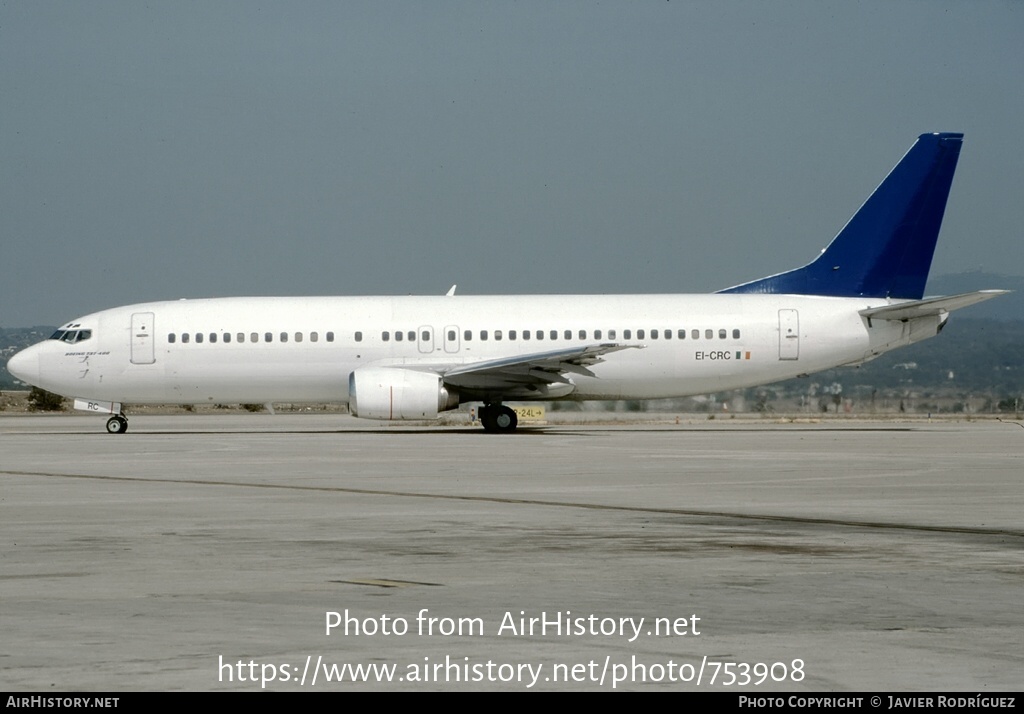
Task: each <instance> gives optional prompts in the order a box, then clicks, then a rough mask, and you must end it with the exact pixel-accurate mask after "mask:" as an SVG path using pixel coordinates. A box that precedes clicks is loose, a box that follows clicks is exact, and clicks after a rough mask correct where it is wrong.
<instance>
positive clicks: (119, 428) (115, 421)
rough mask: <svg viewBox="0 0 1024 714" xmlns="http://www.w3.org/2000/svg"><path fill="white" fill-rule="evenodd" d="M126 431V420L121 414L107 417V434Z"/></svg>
mask: <svg viewBox="0 0 1024 714" xmlns="http://www.w3.org/2000/svg"><path fill="white" fill-rule="evenodd" d="M126 431H128V420H127V419H126V418H125V417H124V415H123V414H118V415H116V416H112V417H110V418H109V419H107V433H108V434H123V433H125V432H126Z"/></svg>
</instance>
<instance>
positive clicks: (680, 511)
mask: <svg viewBox="0 0 1024 714" xmlns="http://www.w3.org/2000/svg"><path fill="white" fill-rule="evenodd" d="M0 474H6V475H8V476H44V477H48V478H70V479H86V480H91V481H108V482H125V483H166V484H177V485H181V486H222V487H228V488H259V489H270V490H277V491H309V492H318V493H350V494H358V495H362V496H398V497H400V498H427V499H435V500H443V501H475V502H478V503H502V504H514V505H524V506H547V507H552V508H575V509H580V510H591V511H622V512H626V513H657V514H664V515H673V516H691V517H697V518H732V519H736V520H745V521H770V522H779V523H805V524H809V525H828V526H846V527H850V528H875V529H884V530H904V531H923V532H930V533H964V534H969V535H985V536H1009V537H1011V538H1024V531H1020V530H1011V529H1008V528H977V527H972V526H929V525H923V524H909V523H885V522H882V521H856V520H847V519H842V518H811V517H809V516H779V515H771V514H757V513H734V512H730V511H701V510H695V509H688V508H653V507H650V506H625V505H609V504H604V503H580V502H574V501H548V500H543V499H535V498H509V497H502V496H467V495H456V494H443V493H419V492H416V491H388V490H385V489H368V488H348V487H344V486H298V485H293V484H278V483H239V482H232V481H213V480H208V479H174V478H141V477H138V476H98V475H91V474H62V473H51V472H46V471H11V470H6V469H0Z"/></svg>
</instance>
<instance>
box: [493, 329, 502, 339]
mask: <svg viewBox="0 0 1024 714" xmlns="http://www.w3.org/2000/svg"><path fill="white" fill-rule="evenodd" d="M494 339H496V340H498V341H501V330H495V331H494Z"/></svg>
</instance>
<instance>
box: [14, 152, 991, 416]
mask: <svg viewBox="0 0 1024 714" xmlns="http://www.w3.org/2000/svg"><path fill="white" fill-rule="evenodd" d="M962 140H963V134H959V133H932V134H923V135H921V136H920V137H919V138H918V139H917V141H916V142H915V143H914V145H913V146H912V147H911V148H910V150H909V151H908V152H907V153H906V154H905V155H904V156H903V158H902V159H901V160H900V161H899V163H898V164H897V165H896V167H895V168H893V169H892V171H891V172H890V173H889V174H888V176H887V177H886V178H885V179H884V180H883V181H882V183H881V184H880V185H879V186H878V187H877V188H876V189H875V191H874V192H873V193H872V194H871V195H870V197H869V198H868V200H867V201H866V202H865V203H864V204H863V205H862V206H861V208H860V209H859V210H858V211H857V213H856V214H855V215H854V216H853V218H852V219H850V221H849V222H848V223H847V224H846V226H845V227H844V228H843V229H842V230H841V231H840V232H839V234H838V235H837V236H836V237H835V238H834V239H833V240H832V241H831V242H830V243H829V244H828V246H827V247H826V248H825V249H824V250H823V251H821V253H820V254H819V255H818V256H817V257H816V258H815V259H814V260H813V261H811V262H810V263H808V264H807V265H805V266H803V267H801V268H797V269H795V270H790V271H787V272H784V273H779V274H776V275H770V276H768V277H765V278H761V279H759V280H754V281H752V282H747V283H743V284H740V285H736V286H734V287H730V288H726V289H724V290H720V291H719V292H716V293H711V294H697V295H686V294H680V295H530V296H527V295H522V296H515V295H513V296H509V295H505V296H496V295H484V296H463V295H456V294H455V287H454V286H453V287H452V289H451V290H449V291H448V294H446V295H436V296H403V297H231V298H210V299H183V300H176V301H164V302H150V303H143V304H137V305H129V306H126V307H116V308H113V309H108V310H103V311H101V312H96V313H93V314H90V315H86V316H84V317H79V318H77V319H75V320H72V321H71V322H69V323H67V324H65V325H64V326H62V327H61V328H60V329H58V330H57V331H56V332H55V333H54V334H53V335H52V336H51V337H50V338H49V339H47V340H44V341H43V342H40V343H38V344H35V345H32V346H31V347H28V348H26V349H25V350H22V351H21V352H19V353H17V354H16V355H14V356H13V357H12V358H11V359H10V361H9V362H8V365H7V368H8V370H9V371H10V372H11V374H13V375H14V376H16V377H17V378H18V379H20V380H22V381H23V382H26V383H28V384H31V385H34V386H38V387H40V388H42V389H45V390H48V391H50V392H55V393H57V394H60V395H63V396H66V397H69V398H71V399H73V400H74V405H75V408H76V409H81V410H85V411H90V412H96V413H103V414H109V415H111V416H110V417H109V419H108V420H107V424H106V426H107V431H108V432H110V433H114V434H120V433H125V432H126V431H127V428H128V421H127V417H126V415H125V412H124V404H126V403H127V404H138V405H141V404H200V403H209V404H223V403H242V404H246V403H258V404H267V405H268V406H272V405H273V403H275V402H286V403H331V402H336V403H347V404H348V407H349V410H350V412H351V414H353V415H354V416H357V417H361V418H366V419H380V420H423V419H435V418H437V417H438V415H439V414H440V413H441V412H443V411H446V410H450V409H454V408H456V407H458V406H459V405H460V404H465V403H467V402H480V403H482V405H481V406H480V408H479V410H478V416H479V419H480V421H481V423H482V425H483V428H484V429H485V430H486V431H488V432H495V433H504V432H511V431H513V430H515V429H516V427H517V417H516V413H515V412H514V411H513V410H512V409H511V408H509V407H508V406H507V405H506V404H505V402H508V401H528V400H573V401H584V400H619V399H631V400H632V399H655V398H665V397H684V396H692V395H697V394H706V393H709V392H717V391H724V390H730V389H739V388H744V387H751V386H756V385H760V384H767V383H771V382H777V381H780V380H784V379H789V378H791V377H797V376H803V375H807V374H809V373H812V372H816V371H821V370H825V369H830V368H833V367H837V366H841V365H858V364H861V363H863V362H866V361H868V360H870V359H873V358H875V357H878V356H879V355H881V354H883V353H885V352H887V351H889V350H891V349H894V348H897V347H901V346H904V345H909V344H912V343H915V342H918V341H920V340H924V339H927V338H929V337H933V336H935V335H936V334H938V333H939V332H940V331H941V330H942V328H943V326H944V325H945V324H946V321H947V319H948V318H949V313H950V312H951V311H953V310H956V309H958V308H962V307H966V306H968V305H972V304H974V303H977V302H981V301H982V300H987V299H990V298H993V297H996V296H998V295H1001V294H1004V293H1005V292H1007V291H1005V290H981V291H978V292H972V293H966V294H961V295H954V296H947V297H929V298H925V297H924V288H925V283H926V281H927V278H928V271H929V269H930V267H931V261H932V254H933V252H934V250H935V244H936V240H937V239H938V234H939V228H940V225H941V223H942V217H943V214H944V212H945V207H946V199H947V197H948V195H949V189H950V185H951V183H952V180H953V173H954V170H955V169H956V164H957V159H958V157H959V154H960V147H961V144H962Z"/></svg>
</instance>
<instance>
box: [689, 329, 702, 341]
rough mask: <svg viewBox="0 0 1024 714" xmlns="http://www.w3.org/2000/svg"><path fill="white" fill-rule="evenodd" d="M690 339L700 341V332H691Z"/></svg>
mask: <svg viewBox="0 0 1024 714" xmlns="http://www.w3.org/2000/svg"><path fill="white" fill-rule="evenodd" d="M690 337H692V338H693V339H695V340H699V339H700V330H690Z"/></svg>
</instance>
